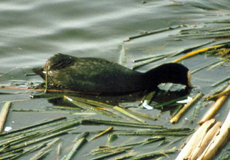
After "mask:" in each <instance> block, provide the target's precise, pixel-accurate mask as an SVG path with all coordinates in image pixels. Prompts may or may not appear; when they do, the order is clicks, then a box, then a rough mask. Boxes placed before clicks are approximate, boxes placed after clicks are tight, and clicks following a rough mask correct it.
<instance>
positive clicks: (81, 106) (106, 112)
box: [64, 96, 121, 118]
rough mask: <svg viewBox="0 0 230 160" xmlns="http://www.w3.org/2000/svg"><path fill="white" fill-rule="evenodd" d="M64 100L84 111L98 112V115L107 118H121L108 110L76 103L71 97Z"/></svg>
mask: <svg viewBox="0 0 230 160" xmlns="http://www.w3.org/2000/svg"><path fill="white" fill-rule="evenodd" d="M64 99H66V100H68V101H69V102H70V103H72V104H74V105H75V106H78V107H80V108H82V109H86V110H91V111H94V112H96V113H98V114H102V115H105V116H108V117H112V118H121V117H120V116H119V115H116V114H114V113H112V112H109V111H107V110H103V109H98V108H97V107H95V106H91V105H88V104H86V103H82V102H79V101H75V100H73V99H72V98H71V97H68V96H64Z"/></svg>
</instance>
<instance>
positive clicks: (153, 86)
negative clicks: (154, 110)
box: [34, 53, 192, 94]
mask: <svg viewBox="0 0 230 160" xmlns="http://www.w3.org/2000/svg"><path fill="white" fill-rule="evenodd" d="M34 72H35V73H37V74H39V75H40V76H41V77H42V78H43V79H45V77H46V74H47V82H48V89H51V88H52V89H53V88H55V89H67V90H73V91H79V92H81V93H85V94H125V93H132V92H139V91H146V90H147V91H153V90H157V89H158V87H157V86H158V85H159V84H160V83H167V82H171V83H179V84H183V85H186V87H187V88H189V87H191V86H192V85H191V83H190V76H191V73H190V71H189V70H188V68H186V67H185V66H183V65H182V64H177V63H167V64H163V65H161V66H159V67H156V68H154V69H152V70H150V71H148V72H146V73H140V72H137V71H134V70H131V69H128V68H125V67H123V66H121V65H119V64H117V63H114V62H110V61H107V60H104V59H101V58H77V57H74V56H70V55H65V54H61V53H59V54H56V55H54V56H53V57H51V58H50V59H48V61H47V62H46V63H45V65H44V66H43V67H42V68H35V69H34Z"/></svg>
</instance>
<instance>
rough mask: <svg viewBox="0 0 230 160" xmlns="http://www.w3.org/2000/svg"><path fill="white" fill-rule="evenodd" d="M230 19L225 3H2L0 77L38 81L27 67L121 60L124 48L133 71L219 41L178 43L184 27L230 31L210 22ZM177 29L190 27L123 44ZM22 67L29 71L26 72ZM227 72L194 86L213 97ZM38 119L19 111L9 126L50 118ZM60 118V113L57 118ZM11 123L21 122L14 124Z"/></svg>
mask: <svg viewBox="0 0 230 160" xmlns="http://www.w3.org/2000/svg"><path fill="white" fill-rule="evenodd" d="M229 17H230V1H226V0H221V1H214V0H208V1H207V0H199V1H198V0H196V1H187V0H186V1H185V0H176V1H171V0H126V1H122V0H116V1H112V0H98V1H93V0H84V1H83V0H75V1H73V0H67V1H60V0H50V1H45V0H39V1H28V0H17V1H10V0H8V1H6V0H2V1H1V2H0V63H1V68H0V73H7V72H9V71H11V70H13V72H10V74H8V75H5V76H3V77H2V78H1V83H9V80H14V79H17V80H18V79H20V80H21V79H24V80H26V81H40V80H41V79H39V78H38V77H35V78H34V77H29V78H25V77H24V76H23V75H24V73H25V72H27V71H28V72H30V70H29V69H28V68H30V67H35V66H41V65H42V64H44V62H45V61H46V60H47V58H49V57H51V56H53V55H54V54H55V53H65V54H70V55H74V56H79V57H101V58H105V59H108V60H111V61H114V62H118V61H119V58H120V56H122V55H121V52H120V50H121V48H122V45H124V46H125V49H126V51H127V55H126V56H127V57H125V58H126V61H127V63H126V64H125V65H126V66H128V67H131V65H132V59H137V58H141V57H144V56H149V55H154V54H166V53H173V52H178V51H181V50H183V49H185V48H189V47H192V46H195V45H199V44H201V43H206V42H210V41H212V40H214V38H206V39H189V38H184V39H180V38H178V39H176V38H175V37H174V36H175V35H178V34H179V31H180V29H182V28H186V29H189V28H196V27H197V28H202V27H205V26H208V27H210V28H211V29H215V28H218V27H223V26H224V27H229V23H222V24H213V23H210V22H213V21H221V20H228V19H229ZM178 25H186V27H185V26H184V27H183V26H182V28H180V29H174V30H169V31H165V32H162V33H159V34H153V35H150V36H145V37H142V38H138V39H135V40H132V41H129V42H124V40H126V39H127V38H128V37H131V36H135V35H139V34H141V33H144V32H146V31H153V30H158V29H162V28H167V27H171V26H178ZM226 40H228V39H223V38H221V39H217V42H219V41H226ZM213 44H214V43H213ZM123 58H124V57H123ZM198 59H199V61H194V60H190V61H186V62H184V63H185V65H186V66H188V67H189V68H190V69H191V70H193V69H195V68H196V66H198V65H199V64H200V63H202V62H204V61H206V58H204V57H203V56H202V57H201V56H200V57H199V58H198ZM212 59H213V58H211V59H209V60H212ZM160 63H162V62H160ZM153 66H155V64H149V65H147V66H144V67H142V68H139V69H138V70H140V71H146V70H148V69H150V68H151V67H153ZM20 67H22V68H25V67H26V68H27V69H26V71H23V70H22V69H20ZM15 68H17V69H15ZM18 68H19V69H18ZM222 69H223V68H221V69H219V71H220V72H218V70H217V71H216V72H215V73H216V74H217V73H219V76H215V77H213V73H208V74H199V73H198V74H196V76H195V77H194V79H193V83H195V84H197V85H200V87H201V90H202V91H203V92H205V93H208V91H209V90H210V88H209V86H210V84H211V83H213V82H215V81H217V80H218V79H220V78H222V77H224V76H225V75H224V74H225V72H224V71H223V70H222ZM221 71H222V72H221ZM226 72H227V71H226ZM207 77H208V78H207ZM206 79H209V80H206ZM22 98H28V95H23V96H17V95H16V96H12V95H8V96H1V97H0V99H1V101H2V102H3V101H5V100H15V99H22ZM34 103H35V102H34V101H28V102H25V103H22V102H20V103H16V104H15V106H13V107H14V108H16V106H19V108H20V107H22V108H23V107H25V106H27V107H28V108H30V107H29V106H31V105H33V104H34ZM46 105H50V104H49V103H48V102H47V100H38V104H37V106H36V107H37V108H40V107H41V106H46ZM34 115H35V116H33V114H32V115H30V116H28V117H27V118H22V116H21V115H19V114H18V113H12V114H11V115H10V117H9V119H8V124H10V125H12V126H14V127H15V128H17V127H18V126H20V127H21V126H26V125H29V124H31V123H32V122H33V123H34V122H36V121H40V120H41V119H45V118H47V116H46V115H42V116H39V117H36V114H34ZM56 116H58V115H53V117H56ZM167 116H168V114H167ZM28 119H30V120H28ZM12 121H15V122H16V124H12V123H11V122H12ZM33 123H32V124H33ZM193 126H194V127H195V126H196V125H195V124H193ZM68 140H70V139H68ZM94 143H95V142H94ZM97 145H99V144H94V145H92V148H94V147H95V146H97ZM84 154H85V153H84Z"/></svg>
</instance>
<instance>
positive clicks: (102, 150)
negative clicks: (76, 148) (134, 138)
mask: <svg viewBox="0 0 230 160" xmlns="http://www.w3.org/2000/svg"><path fill="white" fill-rule="evenodd" d="M161 140H162V141H163V140H165V137H163V136H154V137H151V138H148V139H145V140H143V141H139V142H135V143H131V144H125V145H119V146H102V147H100V146H99V147H98V148H96V149H93V150H92V151H91V152H90V155H96V154H103V153H109V152H113V150H117V149H121V148H122V149H125V148H126V147H131V148H133V147H134V146H137V145H145V144H150V143H154V142H157V141H161ZM131 148H129V149H131Z"/></svg>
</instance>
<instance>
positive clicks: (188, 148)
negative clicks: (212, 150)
mask: <svg viewBox="0 0 230 160" xmlns="http://www.w3.org/2000/svg"><path fill="white" fill-rule="evenodd" d="M214 123H215V119H210V120H209V121H206V122H205V123H204V124H202V125H201V126H200V127H199V128H198V129H197V131H196V132H195V133H194V134H193V135H192V137H191V138H190V140H189V141H188V143H187V144H186V145H185V146H184V148H183V149H182V150H181V152H180V153H179V155H178V156H177V158H176V160H184V159H188V158H189V156H190V155H191V153H192V151H193V149H194V148H195V147H196V146H197V145H198V143H199V142H200V140H201V139H202V137H203V136H204V135H205V134H206V132H207V131H208V130H209V129H210V128H211V127H212V126H213V125H214Z"/></svg>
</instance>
